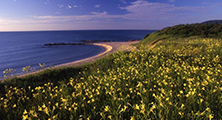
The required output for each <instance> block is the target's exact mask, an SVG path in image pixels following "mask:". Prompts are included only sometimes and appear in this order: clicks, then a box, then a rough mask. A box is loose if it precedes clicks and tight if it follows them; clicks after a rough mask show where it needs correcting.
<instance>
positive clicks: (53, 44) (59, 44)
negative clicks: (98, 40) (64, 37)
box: [44, 43, 90, 46]
mask: <svg viewBox="0 0 222 120" xmlns="http://www.w3.org/2000/svg"><path fill="white" fill-rule="evenodd" d="M62 45H90V44H88V43H48V44H44V46H62Z"/></svg>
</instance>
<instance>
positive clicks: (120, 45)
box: [2, 41, 139, 81]
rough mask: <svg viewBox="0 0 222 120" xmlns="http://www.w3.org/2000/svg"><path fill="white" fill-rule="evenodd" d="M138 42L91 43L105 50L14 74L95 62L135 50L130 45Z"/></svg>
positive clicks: (31, 73) (23, 75)
mask: <svg viewBox="0 0 222 120" xmlns="http://www.w3.org/2000/svg"><path fill="white" fill-rule="evenodd" d="M138 42H139V41H130V42H104V43H93V45H97V46H101V47H104V48H105V51H104V52H103V53H100V54H98V55H95V56H92V57H89V58H85V59H82V60H78V61H74V62H69V63H64V64H60V65H56V66H54V67H50V68H45V69H41V70H38V71H35V72H30V73H26V74H22V75H19V76H16V77H18V78H21V77H25V76H27V75H33V74H36V73H39V72H41V71H44V70H46V69H55V68H62V67H73V66H79V65H84V64H86V63H90V62H95V61H96V60H97V59H99V58H102V57H105V56H106V55H107V54H110V53H114V52H116V51H124V50H127V51H131V50H135V49H136V48H135V47H134V46H132V45H133V44H136V43H138ZM2 81H3V80H2Z"/></svg>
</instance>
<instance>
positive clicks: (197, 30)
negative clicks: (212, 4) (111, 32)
mask: <svg viewBox="0 0 222 120" xmlns="http://www.w3.org/2000/svg"><path fill="white" fill-rule="evenodd" d="M189 37H190V38H192V39H193V38H221V37H222V24H186V25H183V24H182V25H176V26H173V27H167V28H164V29H162V30H159V31H157V32H154V33H151V34H150V35H147V36H146V37H145V38H144V39H143V40H142V41H141V42H140V43H139V44H138V45H137V46H140V45H142V44H150V45H152V44H155V43H156V42H158V41H163V40H178V39H183V38H189Z"/></svg>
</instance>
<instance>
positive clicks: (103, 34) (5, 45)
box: [0, 30, 154, 79]
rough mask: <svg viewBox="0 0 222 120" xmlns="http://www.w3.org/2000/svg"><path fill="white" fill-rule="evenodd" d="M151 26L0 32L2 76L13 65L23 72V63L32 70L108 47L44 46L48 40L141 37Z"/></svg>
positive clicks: (71, 60) (113, 39)
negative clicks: (124, 28)
mask: <svg viewBox="0 0 222 120" xmlns="http://www.w3.org/2000/svg"><path fill="white" fill-rule="evenodd" d="M152 32H154V31H152V30H79V31H77V30H76V31H35V32H0V79H3V78H4V75H6V74H4V73H3V71H5V70H6V69H9V68H13V69H14V70H15V71H14V72H13V75H19V74H23V71H22V69H23V67H26V66H30V67H31V68H32V71H36V70H39V69H41V67H40V66H39V63H41V64H43V63H45V67H50V66H55V65H59V64H62V63H68V62H73V61H77V60H81V59H84V58H87V57H91V56H94V55H97V54H99V53H102V52H103V51H105V49H104V48H102V47H99V46H93V45H73V46H72V45H65V46H45V45H44V44H48V43H81V41H82V40H112V41H128V40H141V39H142V38H143V37H144V36H145V35H146V34H149V33H152Z"/></svg>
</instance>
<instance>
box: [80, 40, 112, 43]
mask: <svg viewBox="0 0 222 120" xmlns="http://www.w3.org/2000/svg"><path fill="white" fill-rule="evenodd" d="M112 41H114V40H81V42H83V43H96V42H112Z"/></svg>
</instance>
